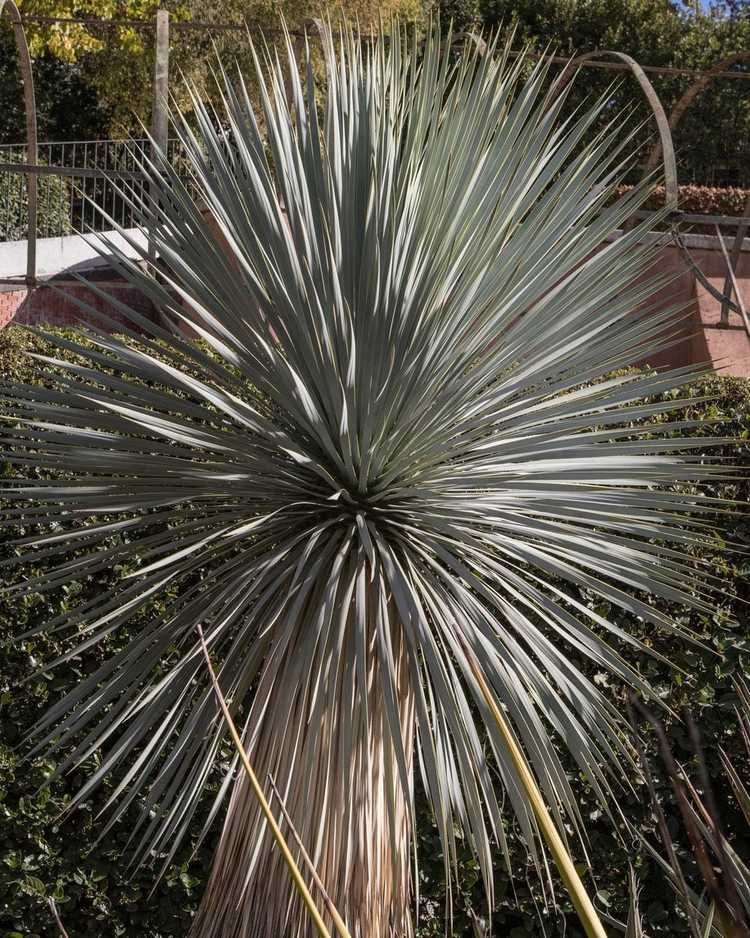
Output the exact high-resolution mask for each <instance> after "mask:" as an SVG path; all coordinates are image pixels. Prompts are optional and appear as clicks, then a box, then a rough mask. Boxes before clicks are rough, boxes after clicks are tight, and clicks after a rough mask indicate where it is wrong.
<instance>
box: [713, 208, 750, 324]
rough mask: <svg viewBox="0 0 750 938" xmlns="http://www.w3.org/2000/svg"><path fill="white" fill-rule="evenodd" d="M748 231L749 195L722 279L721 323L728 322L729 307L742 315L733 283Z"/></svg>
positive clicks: (749, 226) (749, 220) (736, 289)
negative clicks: (735, 298)
mask: <svg viewBox="0 0 750 938" xmlns="http://www.w3.org/2000/svg"><path fill="white" fill-rule="evenodd" d="M717 229H718V226H717ZM748 229H750V195H748V197H747V202H745V208H744V211H743V213H742V221H741V222H740V223H739V225H737V232H736V234H735V236H734V244H733V245H732V253H731V254H730V256H729V262H728V264H727V267H728V270H727V275H726V277H725V278H724V299H723V300H722V303H721V321H722V322H723V323H725V324H726V323H728V322H729V308H730V307H732V308H733V309H735V310H737V311H738V312H739V313H740V315H743V313H742V309H741V306H742V304H741V303H740V296H739V290H738V287H737V284H736V282H735V277H734V273H735V271H736V270H737V265H738V264H739V262H740V254H742V242H743V241H744V239H745V235H746V234H747V232H748ZM732 289H734V291H735V293H737V302H738V304H739V307H740V308H739V309H738V307H737V306H735V305H734V303H732ZM743 318H744V316H743Z"/></svg>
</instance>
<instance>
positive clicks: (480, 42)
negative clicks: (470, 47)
mask: <svg viewBox="0 0 750 938" xmlns="http://www.w3.org/2000/svg"><path fill="white" fill-rule="evenodd" d="M462 40H464V41H466V42H473V43H474V45H475V46H476V48H477V52H478V53H479V55H487V43H486V42H485V41H484V39H482V37H481V36H478V35H477V34H476V33H472V32H466V33H454V34H453V36H452V37H451V42H452V43H456V42H461V41H462Z"/></svg>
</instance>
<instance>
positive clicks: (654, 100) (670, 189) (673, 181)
mask: <svg viewBox="0 0 750 938" xmlns="http://www.w3.org/2000/svg"><path fill="white" fill-rule="evenodd" d="M603 55H609V56H613V57H614V58H616V59H619V60H620V61H621V62H624V63H625V64H626V65H627V66H628V67H629V68H630V70H631V72H632V73H633V75H634V76H635V78H636V80H637V82H638V84H639V85H640V86H641V89H642V90H643V93H644V94H645V95H646V99H647V101H648V103H649V104H650V105H651V110H652V111H653V113H654V117H655V118H656V126H657V127H658V129H659V140H660V151H661V152H662V153H663V154H664V186H665V189H666V204H667V207H668V208H671V209H672V210H673V211H675V210H676V209H677V160H676V159H675V153H674V143H673V142H672V131H671V128H670V126H669V121H668V120H667V114H666V112H665V110H664V106H663V104H662V103H661V101H660V99H659V95H658V94H657V93H656V89H655V88H654V86H653V85H652V84H651V82H650V81H649V80H648V77H647V75H646V73H645V72H644V71H643V69H642V68H641V66H640V65H639V64H638V63H637V62H636V60H635V59H633V58H631V57H630V56H629V55H626V54H625V53H624V52H615V51H613V50H611V49H600V50H598V51H596V52H584V53H583V55H578V56H576V57H575V58H574V59H571V60H570V62H568V64H567V65H566V66H565V68H564V69H563V70H562V72H561V73H560V75H559V77H558V79H557V81H556V82H555V84H554V85H553V86H552V92H551V93H553V92H554V91H561V90H562V89H563V88H564V87H565V85H566V84H567V83H568V82H569V81H570V79H571V78H572V77H573V71H574V70H575V68H576V66H578V65H582V64H584V63H585V62H587V61H589V60H590V59H597V58H600V57H601V56H603ZM657 159H658V157H657Z"/></svg>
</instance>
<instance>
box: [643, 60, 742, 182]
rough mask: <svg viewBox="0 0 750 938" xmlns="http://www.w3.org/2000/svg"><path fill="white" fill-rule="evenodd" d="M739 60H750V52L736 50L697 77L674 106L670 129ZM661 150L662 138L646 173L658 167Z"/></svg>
mask: <svg viewBox="0 0 750 938" xmlns="http://www.w3.org/2000/svg"><path fill="white" fill-rule="evenodd" d="M737 62H750V52H734V53H733V54H732V55H730V56H727V58H725V59H722V60H721V61H720V62H717V63H716V65H712V66H711V68H710V69H708V71H706V72H704V73H703V74H702V75H701V76H700V78H698V79H696V81H694V82H693V84H692V85H690V87H689V88H688V89H687V90H686V91H685V92H684V93H683V95H682V97H681V98H680V99H679V101H678V102H677V103H676V104H675V106H674V107H673V108H672V112H671V113H670V115H669V129H670V131H673V130H675V128H676V127H677V125H678V124H679V122H680V121H681V120H682V115H683V114H684V113H685V111H686V110H687V109H688V108H689V107H690V105H691V104H692V103H693V101H694V100H695V99H696V98H697V97H698V95H699V94H700V93H701V92H702V91H703V89H704V88H705V87H706V86H707V85H708V83H709V82H710V81H712V80H713V79H714V78H716V76H717V75H718V74H720V73H721V72H723V71H726V69H727V68H728V67H729V66H730V65H735V64H736V63H737ZM661 150H662V144H661V140H660V141H659V142H657V143H655V144H654V147H653V149H652V150H651V153H649V156H648V159H647V160H646V167H645V172H646V173H650V172H651V170H653V169H655V168H656V164H657V163H658V162H659V157H660V156H661Z"/></svg>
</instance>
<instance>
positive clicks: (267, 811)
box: [198, 625, 331, 938]
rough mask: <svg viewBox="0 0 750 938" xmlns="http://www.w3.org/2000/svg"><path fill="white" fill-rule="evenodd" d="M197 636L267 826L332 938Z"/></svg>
mask: <svg viewBox="0 0 750 938" xmlns="http://www.w3.org/2000/svg"><path fill="white" fill-rule="evenodd" d="M198 636H199V637H200V642H201V648H202V649H203V654H204V656H205V659H206V664H207V665H208V671H209V674H210V675H211V683H212V684H213V687H214V691H215V693H216V697H217V699H218V701H219V706H220V707H221V709H222V712H223V714H224V719H225V720H226V721H227V725H228V726H229V732H230V733H231V734H232V739H233V741H234V745H235V748H236V749H237V752H238V753H239V756H240V759H241V760H242V765H243V766H244V769H245V773H246V774H247V777H248V779H249V781H250V785H251V787H252V789H253V791H254V792H255V797H256V798H257V799H258V803H259V804H260V808H261V811H262V812H263V814H264V816H265V818H266V821H267V822H268V826H269V827H270V828H271V833H272V834H273V836H274V839H275V841H276V843H277V844H278V845H279V850H281V854H282V856H283V857H284V862H285V863H286V865H287V867H288V868H289V872H290V874H291V876H292V879H293V880H294V884H295V886H296V887H297V889H298V891H299V894H300V896H301V897H302V901H303V902H304V903H305V905H306V906H307V910H308V912H309V913H310V918H312V920H313V922H314V924H315V928H316V930H317V932H318V934H319V935H321V938H331V933H330V932H329V931H328V929H327V928H326V924H325V922H324V921H323V919H322V918H321V916H320V912H319V911H318V909H317V906H316V905H315V900H314V899H313V897H312V895H311V894H310V890H309V889H308V888H307V884H306V883H305V880H304V879H303V877H302V873H301V872H300V869H299V867H298V866H297V864H296V863H295V862H294V857H293V856H292V853H291V851H290V850H289V847H288V846H287V843H286V841H285V840H284V835H283V834H282V833H281V830H280V828H279V825H278V824H277V823H276V818H275V817H274V816H273V813H272V812H271V808H270V806H269V804H268V802H267V801H266V797H265V795H264V794H263V789H262V788H261V787H260V783H259V782H258V779H257V777H256V775H255V772H254V771H253V767H252V766H251V765H250V760H249V759H248V757H247V752H245V747H244V746H243V745H242V740H241V739H240V734H239V733H238V732H237V727H236V726H235V725H234V720H233V719H232V715H231V713H230V712H229V707H228V706H227V702H226V700H225V699H224V695H223V694H222V692H221V688H220V687H219V682H218V680H217V678H216V672H215V671H214V666H213V665H212V664H211V657H210V655H209V653H208V646H207V645H206V640H205V638H204V637H203V629H202V628H201V627H200V625H199V626H198Z"/></svg>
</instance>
